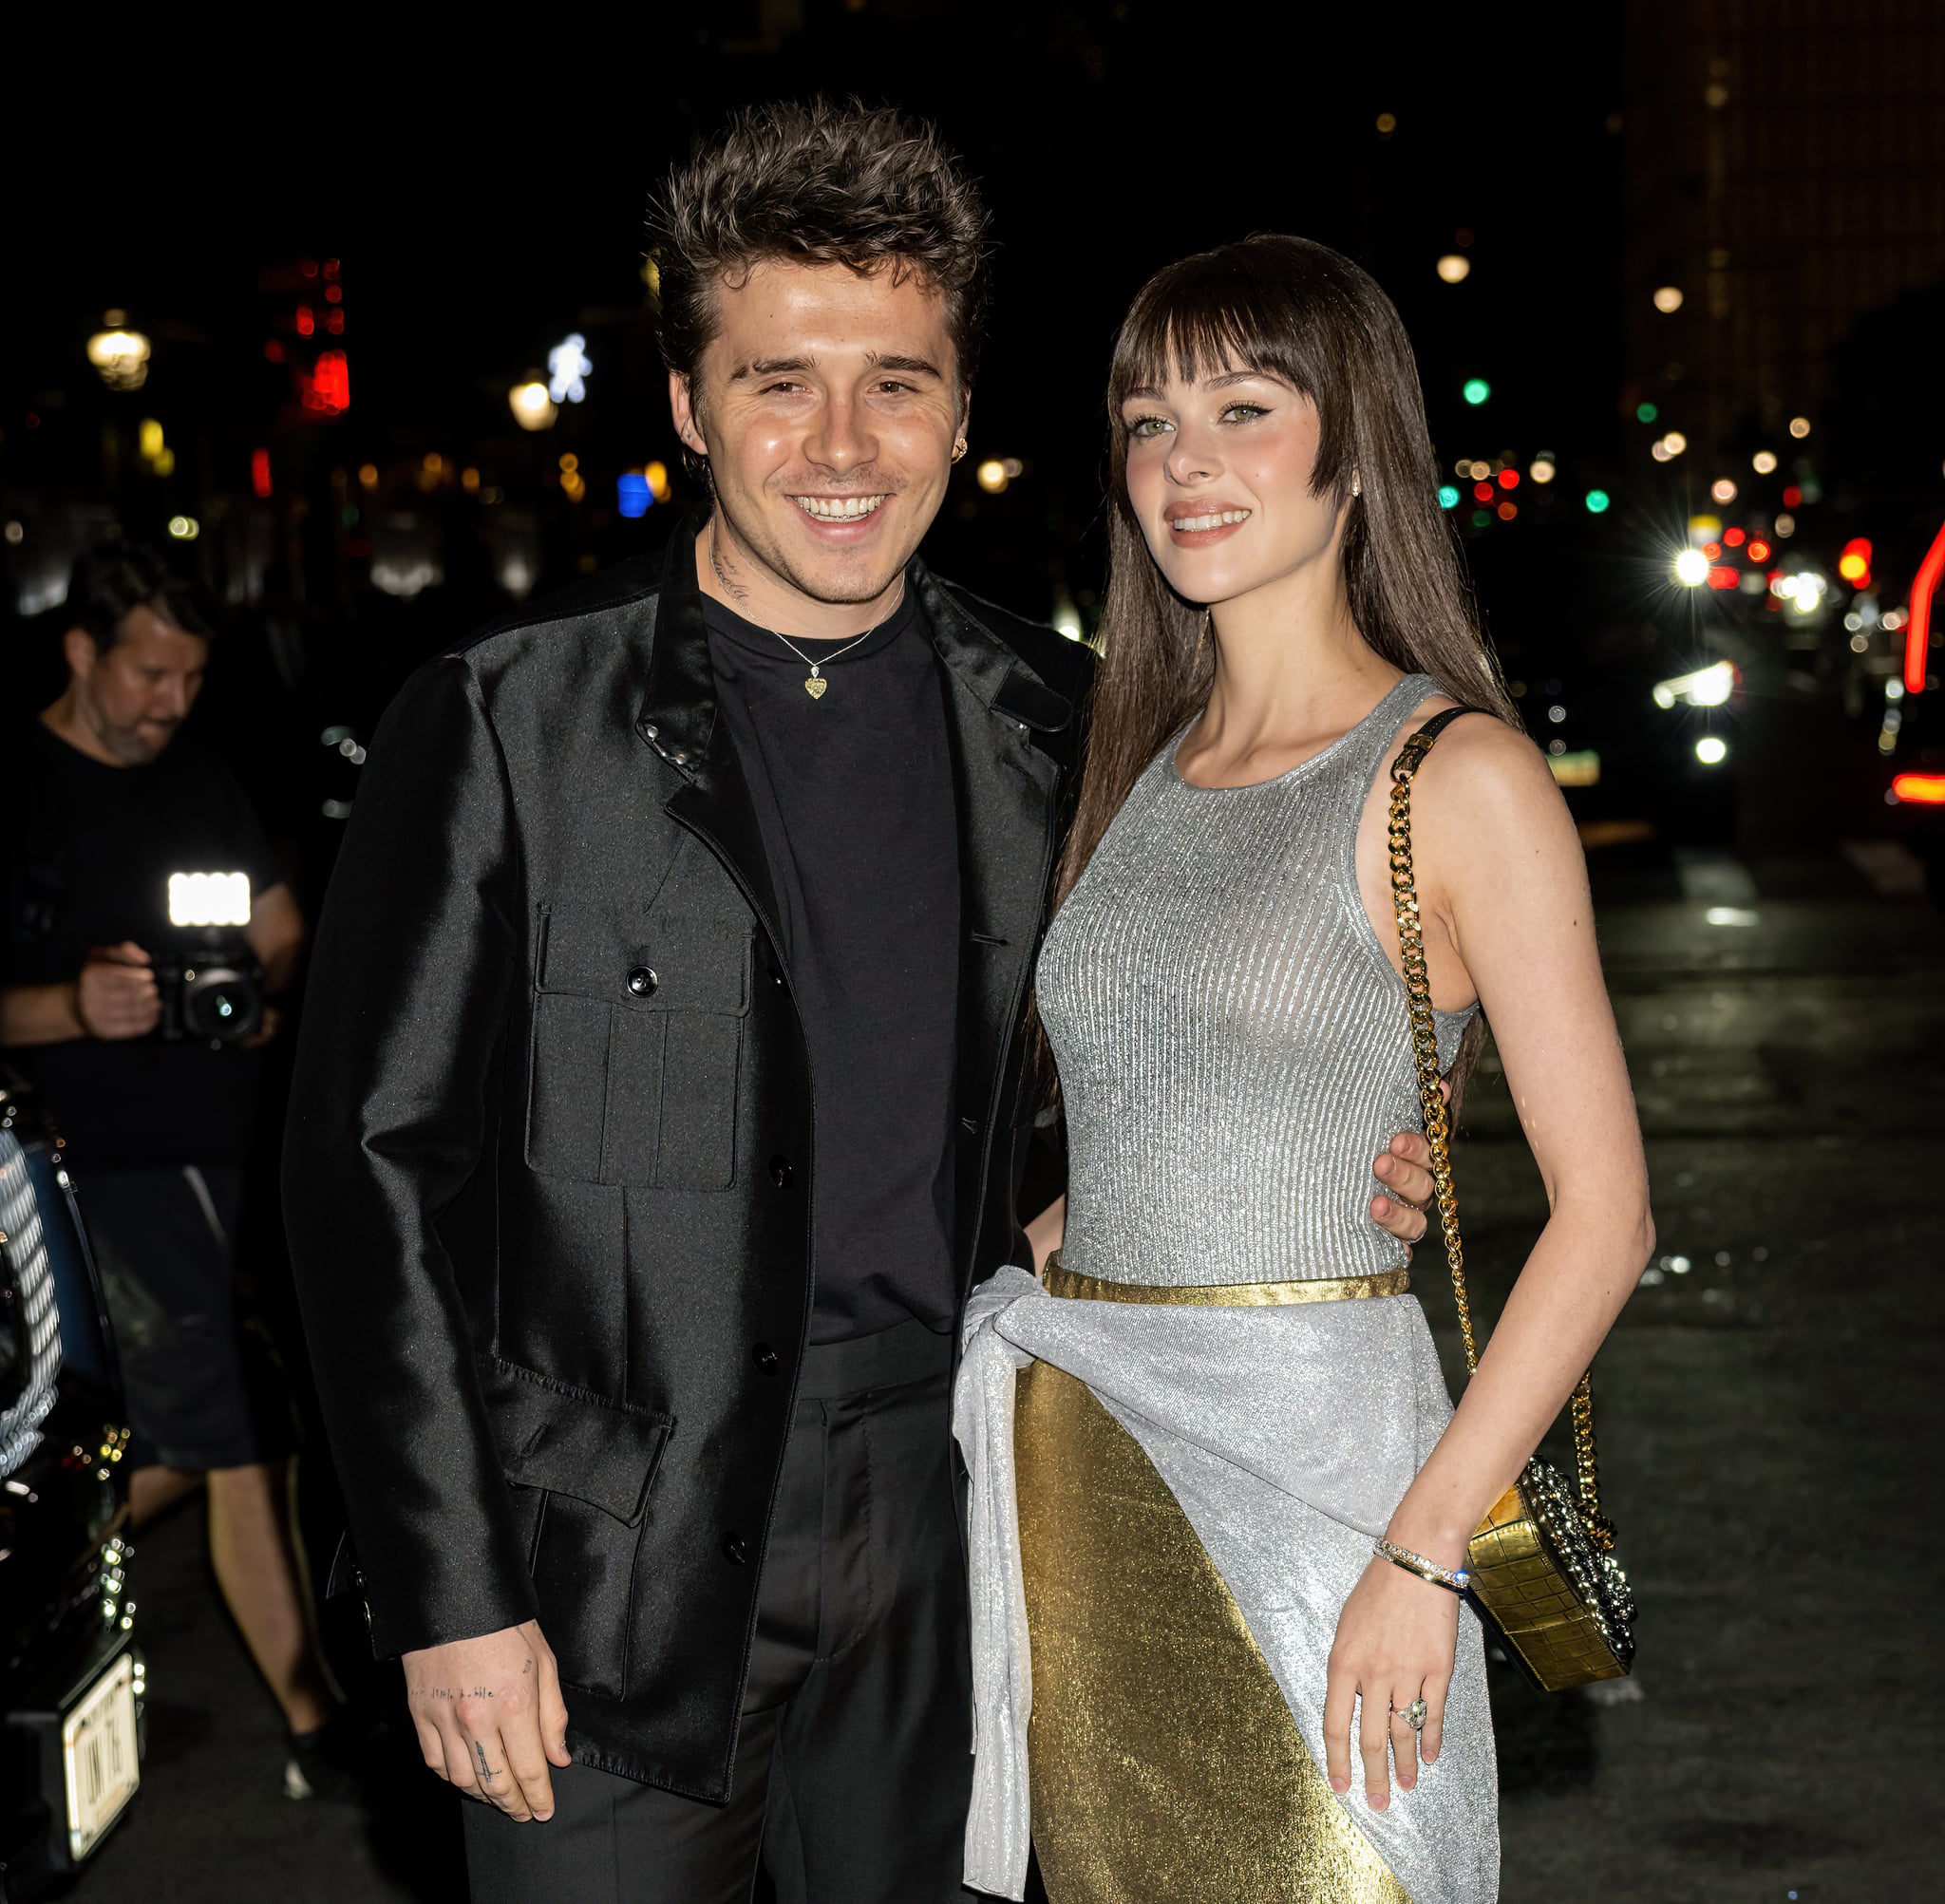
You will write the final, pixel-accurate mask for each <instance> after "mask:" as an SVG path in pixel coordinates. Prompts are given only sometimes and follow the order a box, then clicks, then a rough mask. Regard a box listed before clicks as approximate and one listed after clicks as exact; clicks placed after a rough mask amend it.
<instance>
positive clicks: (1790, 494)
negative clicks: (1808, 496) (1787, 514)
mask: <svg viewBox="0 0 1945 1904" xmlns="http://www.w3.org/2000/svg"><path fill="white" fill-rule="evenodd" d="M1802 501H1803V491H1802V490H1801V489H1799V488H1798V487H1797V486H1796V484H1795V483H1791V484H1790V486H1789V487H1788V488H1787V489H1785V490H1784V492H1783V506H1784V508H1785V509H1794V508H1795V507H1796V506H1797V505H1798V504H1799V503H1800V502H1802Z"/></svg>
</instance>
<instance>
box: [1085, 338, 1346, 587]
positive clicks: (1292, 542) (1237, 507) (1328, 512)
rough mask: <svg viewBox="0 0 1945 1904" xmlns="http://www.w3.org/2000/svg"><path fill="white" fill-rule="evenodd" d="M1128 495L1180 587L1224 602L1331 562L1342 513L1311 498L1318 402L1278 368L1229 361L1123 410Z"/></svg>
mask: <svg viewBox="0 0 1945 1904" xmlns="http://www.w3.org/2000/svg"><path fill="white" fill-rule="evenodd" d="M1122 423H1123V424H1124V427H1125V429H1126V431H1127V491H1128V501H1129V503H1130V505H1131V506H1132V508H1133V510H1134V514H1135V519H1136V520H1137V521H1138V522H1139V523H1140V524H1141V525H1142V536H1143V537H1146V539H1147V543H1148V552H1149V554H1150V555H1152V556H1154V558H1155V561H1156V565H1157V566H1158V567H1159V568H1160V569H1161V574H1162V575H1163V577H1164V578H1165V579H1166V580H1167V582H1168V584H1169V586H1170V587H1171V588H1173V589H1174V590H1175V591H1176V593H1177V594H1180V595H1182V596H1184V597H1186V598H1187V599H1188V600H1189V601H1192V602H1207V603H1219V602H1225V601H1231V600H1234V599H1235V598H1236V597H1237V596H1238V595H1244V594H1250V593H1251V592H1252V591H1254V590H1256V589H1259V588H1261V587H1263V586H1264V585H1265V584H1266V583H1269V582H1274V581H1275V580H1277V579H1278V578H1279V577H1281V576H1283V575H1289V574H1291V573H1292V572H1294V571H1295V570H1297V569H1300V568H1302V567H1304V566H1305V565H1307V564H1310V563H1313V562H1316V561H1318V560H1319V559H1321V558H1325V557H1328V558H1330V559H1331V560H1332V561H1334V560H1335V559H1336V557H1335V554H1334V543H1335V540H1336V537H1337V528H1338V521H1339V518H1340V516H1341V514H1342V510H1341V508H1340V506H1339V504H1338V502H1337V500H1336V499H1335V498H1333V497H1332V496H1331V495H1330V494H1329V493H1326V494H1325V495H1322V496H1318V495H1314V494H1312V490H1311V476H1312V471H1313V470H1314V469H1315V468H1316V462H1317V440H1318V434H1319V423H1318V417H1317V406H1316V405H1315V404H1313V403H1312V401H1311V400H1310V398H1309V397H1307V396H1304V395H1303V394H1302V393H1301V392H1299V391H1297V390H1294V389H1293V388H1292V387H1291V386H1289V385H1288V384H1286V383H1284V382H1283V380H1282V379H1281V378H1280V377H1276V376H1275V375H1273V374H1271V373H1270V372H1268V371H1264V370H1251V369H1245V368H1237V366H1236V365H1234V364H1227V365H1223V366H1220V367H1218V368H1213V369H1212V370H1211V371H1210V373H1209V374H1208V375H1207V376H1205V377H1200V378H1198V379H1195V380H1193V381H1191V380H1186V379H1183V378H1181V377H1180V376H1171V377H1170V378H1169V380H1168V381H1167V382H1165V383H1164V384H1162V385H1161V386H1159V387H1147V388H1142V389H1136V390H1131V391H1129V392H1128V394H1127V396H1126V397H1125V398H1124V400H1123V403H1122Z"/></svg>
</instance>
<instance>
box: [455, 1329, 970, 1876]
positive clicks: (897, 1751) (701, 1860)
mask: <svg viewBox="0 0 1945 1904" xmlns="http://www.w3.org/2000/svg"><path fill="white" fill-rule="evenodd" d="M949 1353H950V1350H949V1348H948V1345H947V1343H946V1341H945V1339H944V1338H941V1337H937V1336H933V1335H930V1333H929V1332H928V1331H926V1330H924V1329H920V1328H919V1327H918V1325H916V1323H915V1324H911V1325H908V1326H906V1327H903V1328H900V1329H892V1330H887V1331H886V1333H885V1335H883V1336H877V1337H872V1338H869V1339H867V1341H865V1342H862V1343H840V1344H834V1345H831V1346H830V1347H828V1348H813V1349H812V1350H811V1352H810V1355H809V1357H808V1359H807V1360H806V1363H805V1367H804V1372H803V1379H802V1381H801V1383H800V1386H799V1392H798V1398H797V1412H796V1415H795V1417H794V1418H793V1420H792V1422H791V1425H790V1438H789V1441H788V1442H787V1443H786V1445H785V1449H784V1480H783V1486H782V1488H781V1489H780V1491H779V1496H778V1500H777V1510H776V1516H775V1518H774V1520H773V1521H772V1523H771V1529H770V1545H769V1551H768V1553H767V1555H765V1562H764V1576H763V1583H762V1587H761V1590H760V1593H759V1595H758V1601H757V1627H756V1641H755V1646H754V1648H753V1650H752V1652H751V1655H750V1667H749V1679H748V1683H747V1686H746V1688H745V1693H744V1702H743V1719H742V1725H741V1729H740V1731H739V1734H738V1739H737V1747H736V1767H735V1778H734V1782H733V1788H732V1791H731V1795H730V1799H729V1802H728V1803H727V1805H708V1804H704V1803H702V1802H701V1801H700V1800H695V1799H686V1798H679V1797H677V1796H676V1795H675V1794H673V1793H670V1792H665V1791H660V1790H657V1789H656V1788H655V1787H653V1786H651V1785H641V1784H636V1783H635V1782H633V1781H632V1780H628V1779H621V1778H616V1777H614V1775H613V1774H612V1773H608V1772H602V1771H597V1770H595V1768H594V1767H593V1766H590V1765H579V1764H576V1765H571V1766H569V1767H568V1768H567V1769H566V1770H565V1771H556V1772H554V1773H553V1774H552V1777H553V1781H554V1795H555V1813H554V1816H553V1818H551V1819H548V1820H547V1821H546V1822H545V1823H544V1824H538V1823H529V1824H516V1823H515V1822H514V1821H513V1820H512V1819H508V1818H506V1817H505V1816H504V1815H503V1814H502V1813H500V1812H498V1811H495V1810H492V1809H491V1808H489V1807H487V1806H484V1805H481V1804H468V1805H467V1806H466V1807H465V1827H466V1863H467V1869H468V1872H469V1874H470V1876H471V1881H472V1895H473V1899H474V1904H569V1900H572V1904H746V1900H748V1899H749V1898H750V1897H751V1895H752V1894H753V1892H754V1890H755V1886H756V1880H757V1873H758V1870H759V1867H760V1866H761V1868H762V1869H763V1870H764V1871H765V1873H766V1874H767V1875H768V1876H769V1878H770V1881H771V1883H772V1885H773V1886H774V1887H775V1892H776V1895H777V1898H778V1904H965V1900H966V1899H967V1898H968V1897H969V1895H971V1894H969V1893H967V1892H965V1891H963V1890H962V1889H961V1887H960V1884H959V1872H960V1868H961V1857H962V1854H963V1847H964V1840H965V1830H966V1807H967V1802H968V1800H969V1797H970V1794H971V1790H972V1756H971V1754H972V1683H971V1667H970V1660H969V1651H968V1637H967V1614H966V1582H965V1571H964V1563H963V1561H962V1558H961V1555H960V1546H959V1536H958V1528H957V1506H956V1500H955V1495H954V1485H953V1480H952V1472H951V1467H950V1452H949V1450H950V1442H951V1432H950V1422H951V1403H950V1395H949V1388H948V1374H947V1367H946V1364H947V1358H948V1356H949ZM915 1368H917V1369H926V1370H929V1371H930V1372H927V1373H923V1374H921V1375H919V1376H918V1377H917V1379H911V1378H912V1376H913V1373H914V1370H915ZM568 1709H569V1713H570V1715H572V1712H573V1700H572V1697H570V1699H569V1705H568ZM568 1740H569V1744H570V1746H571V1745H572V1744H573V1731H572V1726H571V1725H570V1730H569V1734H568Z"/></svg>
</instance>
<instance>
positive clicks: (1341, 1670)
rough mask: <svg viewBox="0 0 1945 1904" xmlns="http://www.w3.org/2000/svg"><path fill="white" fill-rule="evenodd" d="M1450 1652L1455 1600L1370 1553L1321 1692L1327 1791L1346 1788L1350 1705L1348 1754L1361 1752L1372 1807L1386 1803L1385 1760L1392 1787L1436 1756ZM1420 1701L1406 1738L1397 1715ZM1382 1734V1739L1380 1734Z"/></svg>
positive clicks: (1453, 1652) (1407, 1781)
mask: <svg viewBox="0 0 1945 1904" xmlns="http://www.w3.org/2000/svg"><path fill="white" fill-rule="evenodd" d="M1458 1650H1459V1596H1458V1595H1457V1594H1456V1593H1448V1592H1447V1591H1446V1590H1445V1588H1444V1587H1437V1586H1433V1585H1432V1584H1431V1583H1430V1582H1429V1581H1426V1580H1421V1579H1419V1578H1417V1577H1416V1576H1415V1575H1413V1574H1407V1572H1406V1571H1405V1570H1404V1568H1402V1567H1395V1566H1393V1565H1392V1564H1391V1562H1390V1561H1388V1560H1383V1559H1379V1558H1377V1557H1376V1556H1373V1557H1372V1560H1371V1563H1370V1565H1369V1567H1367V1568H1366V1569H1365V1570H1364V1577H1363V1578H1362V1579H1360V1580H1359V1581H1358V1583H1357V1585H1356V1586H1355V1587H1354V1588H1352V1589H1351V1593H1350V1599H1348V1600H1347V1601H1345V1603H1344V1611H1343V1612H1342V1613H1341V1614H1339V1615H1338V1619H1337V1637H1336V1639H1335V1641H1334V1642H1333V1643H1332V1645H1331V1667H1330V1678H1329V1681H1328V1683H1327V1686H1326V1689H1325V1692H1324V1753H1325V1759H1326V1762H1327V1770H1328V1772H1329V1776H1330V1780H1331V1790H1332V1791H1333V1792H1348V1791H1349V1790H1350V1748H1351V1738H1350V1729H1351V1716H1352V1713H1351V1708H1352V1703H1353V1701H1361V1702H1362V1706H1361V1709H1360V1710H1359V1713H1358V1721H1357V1734H1358V1736H1357V1749H1358V1750H1359V1751H1360V1752H1362V1753H1363V1754H1364V1794H1365V1799H1366V1800H1367V1801H1368V1802H1369V1805H1370V1807H1371V1809H1372V1810H1373V1811H1383V1810H1384V1809H1385V1807H1386V1806H1387V1805H1388V1804H1389V1803H1390V1801H1391V1790H1390V1783H1389V1780H1388V1767H1387V1765H1386V1763H1385V1747H1386V1745H1387V1744H1389V1745H1390V1746H1391V1748H1392V1750H1393V1751H1394V1752H1395V1753H1396V1754H1397V1758H1398V1789H1399V1790H1400V1791H1402V1792H1408V1791H1409V1790H1410V1789H1411V1788H1412V1786H1413V1785H1415V1784H1417V1782H1418V1763H1419V1761H1420V1760H1421V1759H1423V1760H1424V1762H1425V1763H1426V1764H1427V1765H1429V1764H1430V1763H1432V1761H1433V1760H1434V1759H1436V1758H1437V1757H1438V1756H1439V1736H1440V1732H1441V1729H1442V1727H1443V1725H1444V1724H1445V1694H1446V1692H1447V1691H1448V1690H1449V1689H1450V1687H1451V1685H1452V1662H1453V1660H1454V1658H1455V1657H1456V1656H1457V1653H1458ZM1414 1699H1423V1700H1424V1701H1425V1703H1426V1708H1427V1709H1426V1722H1425V1729H1424V1730H1423V1731H1422V1732H1420V1733H1419V1734H1418V1737H1417V1740H1416V1742H1415V1748H1414V1741H1413V1738H1412V1730H1411V1727H1410V1725H1408V1724H1407V1722H1406V1718H1405V1714H1406V1710H1407V1707H1409V1706H1410V1705H1411V1702H1412V1701H1413V1700H1414ZM1387 1734H1388V1735H1389V1737H1388V1738H1387Z"/></svg>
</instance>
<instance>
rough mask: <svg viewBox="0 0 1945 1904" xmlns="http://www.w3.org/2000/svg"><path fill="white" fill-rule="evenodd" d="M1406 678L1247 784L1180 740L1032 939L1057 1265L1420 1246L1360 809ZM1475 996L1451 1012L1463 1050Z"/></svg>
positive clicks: (1402, 715)
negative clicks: (1397, 1170)
mask: <svg viewBox="0 0 1945 1904" xmlns="http://www.w3.org/2000/svg"><path fill="white" fill-rule="evenodd" d="M1436 692H1438V684H1437V683H1436V682H1434V681H1433V680H1431V678H1430V677H1429V676H1427V675H1424V674H1411V675H1407V676H1406V678H1405V679H1404V680H1403V681H1401V682H1399V683H1398V685H1397V686H1396V687H1395V688H1392V689H1391V691H1390V692H1389V693H1388V694H1387V695H1386V696H1385V698H1384V699H1383V700H1382V701H1380V702H1379V703H1378V705H1377V706H1376V707H1373V708H1372V709H1371V711H1370V712H1369V714H1368V715H1366V716H1365V718H1364V719H1363V720H1362V721H1360V722H1359V723H1358V724H1357V726H1354V727H1352V728H1351V729H1350V732H1349V733H1347V734H1344V735H1343V736H1341V737H1340V738H1339V739H1338V740H1336V741H1334V742H1332V743H1331V745H1330V746H1328V747H1326V748H1325V749H1324V750H1323V751H1322V752H1321V753H1319V754H1314V755H1312V758H1311V759H1309V760H1307V761H1305V762H1304V763H1302V764H1301V765H1300V766H1296V767H1293V768H1292V769H1291V770H1290V772H1289V773H1287V774H1283V775H1281V776H1280V777H1279V778H1277V779H1275V780H1273V781H1265V782H1261V783H1260V784H1258V785H1256V786H1242V787H1199V786H1192V785H1191V784H1190V783H1189V782H1186V781H1184V780H1183V779H1182V778H1181V776H1180V774H1179V773H1178V772H1177V771H1176V765H1175V755H1176V748H1177V746H1178V745H1179V744H1180V741H1179V738H1178V740H1177V741H1171V742H1170V743H1169V745H1167V746H1165V747H1164V748H1163V749H1162V750H1161V754H1160V755H1158V756H1157V758H1156V759H1155V760H1154V761H1153V762H1152V763H1150V765H1149V767H1148V769H1147V771H1146V772H1144V773H1143V774H1142V778H1141V779H1140V780H1139V781H1137V782H1135V787H1134V790H1133V792H1131V793H1130V794H1129V795H1128V798H1127V801H1126V802H1125V803H1124V805H1123V807H1122V809H1121V811H1120V812H1119V813H1118V814H1117V815H1116V816H1115V818H1114V823H1113V824H1112V825H1111V826H1110V827H1109V828H1108V830H1107V834H1106V837H1105V839H1103V840H1102V842H1101V844H1100V846H1099V847H1098V848H1097V849H1096V851H1095V854H1094V858H1092V860H1090V861H1089V862H1088V866H1087V870H1086V873H1085V874H1083V875H1082V877H1081V878H1080V880H1079V882H1078V883H1077V884H1076V885H1075V887H1074V890H1073V892H1072V893H1071V894H1070V895H1068V897H1067V903H1066V904H1065V905H1063V906H1062V907H1061V909H1060V912H1059V913H1058V914H1056V915H1055V918H1054V921H1053V924H1052V926H1051V927H1050V928H1049V929H1048V934H1047V941H1046V944H1045V946H1044V948H1043V949H1042V951H1041V954H1040V967H1039V975H1038V981H1037V983H1038V990H1039V1002H1040V1014H1041V1018H1042V1020H1043V1022H1044V1023H1045V1025H1046V1027H1047V1035H1048V1041H1049V1043H1050V1044H1051V1046H1052V1047H1053V1053H1054V1057H1055V1059H1056V1060H1057V1061H1058V1063H1059V1065H1060V1080H1061V1090H1062V1094H1063V1096H1064V1098H1065V1100H1066V1104H1067V1146H1068V1183H1067V1233H1066V1235H1065V1237H1064V1239H1063V1241H1062V1245H1061V1260H1062V1262H1063V1263H1064V1264H1065V1265H1066V1267H1067V1268H1068V1269H1069V1270H1073V1271H1076V1272H1079V1273H1080V1274H1082V1275H1089V1276H1104V1277H1107V1278H1109V1279H1111V1280H1114V1281H1117V1282H1131V1283H1160V1284H1168V1285H1172V1286H1177V1287H1180V1286H1186V1285H1193V1284H1199V1283H1257V1282H1262V1283H1269V1282H1294V1281H1299V1280H1304V1279H1308V1278H1312V1277H1319V1276H1354V1275H1368V1274H1372V1273H1375V1272H1379V1271H1382V1270H1388V1269H1395V1268H1397V1267H1398V1266H1399V1265H1400V1264H1401V1263H1403V1262H1404V1261H1405V1260H1406V1256H1405V1248H1404V1245H1403V1244H1401V1243H1399V1242H1398V1241H1397V1240H1396V1239H1395V1238H1393V1237H1391V1236H1389V1235H1387V1234H1386V1233H1385V1232H1384V1231H1383V1230H1381V1229H1380V1228H1379V1227H1378V1225H1377V1223H1376V1222H1375V1221H1374V1220H1373V1218H1372V1217H1371V1215H1370V1207H1369V1206H1370V1199H1371V1197H1372V1196H1373V1195H1374V1194H1375V1192H1376V1190H1377V1187H1378V1185H1377V1179H1376V1178H1373V1177H1372V1175H1371V1160H1372V1159H1374V1158H1375V1157H1376V1156H1377V1155H1378V1153H1379V1152H1380V1151H1381V1150H1383V1149H1384V1147H1385V1145H1386V1144H1387V1143H1388V1141H1389V1140H1390V1138H1391V1136H1392V1134H1393V1133H1394V1132H1396V1131H1400V1130H1416V1129H1418V1128H1420V1120H1419V1107H1418V1086H1417V1080H1416V1075H1415V1073H1414V1070H1413V1067H1412V1059H1411V1042H1410V1032H1409V1026H1408V1022H1407V1015H1406V1006H1405V986H1404V982H1403V981H1402V980H1401V979H1400V978H1399V976H1398V974H1397V972H1396V971H1394V970H1393V969H1392V967H1391V962H1390V960H1389V958H1388V956H1387V954H1386V949H1385V948H1384V946H1382V945H1381V944H1380V943H1379V941H1378V938H1377V935H1376V933H1373V932H1372V930H1371V924H1370V921H1369V918H1368V917H1367V916H1366V914H1365V910H1364V901H1363V899H1362V898H1361V897H1360V896H1359V895H1358V890H1357V869H1356V862H1355V850H1356V840H1357V827H1358V820H1359V818H1360V816H1361V815H1362V812H1363V809H1364V802H1365V799H1366V796H1367V795H1368V793H1369V790H1370V786H1371V782H1372V781H1373V779H1374V778H1375V776H1376V775H1377V773H1378V772H1379V770H1380V769H1381V768H1382V767H1384V766H1386V765H1388V763H1389V762H1390V761H1391V759H1392V758H1393V757H1394V756H1395V754H1396V752H1397V748H1396V746H1395V745H1393V743H1394V741H1395V740H1396V739H1397V737H1398V733H1399V729H1400V728H1401V727H1402V726H1403V725H1404V723H1405V721H1406V718H1407V716H1408V715H1409V714H1410V712H1411V710H1412V709H1413V708H1414V707H1416V706H1417V705H1418V704H1419V703H1420V702H1421V701H1423V700H1424V699H1425V698H1426V696H1427V695H1429V694H1434V693H1436ZM1477 1009H1478V1008H1477V1007H1472V1008H1469V1009H1467V1010H1465V1011H1463V1012H1440V1013H1439V1014H1438V1031H1439V1055H1440V1062H1441V1064H1442V1065H1450V1064H1451V1062H1452V1060H1453V1058H1454V1057H1455V1056H1456V1055H1457V1052H1458V1047H1459V1039H1460V1035H1461V1033H1462V1032H1463V1030H1464V1028H1465V1026H1466V1023H1467V1021H1468V1020H1469V1019H1470V1018H1471V1017H1472V1015H1473V1012H1474V1011H1475V1010H1477Z"/></svg>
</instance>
